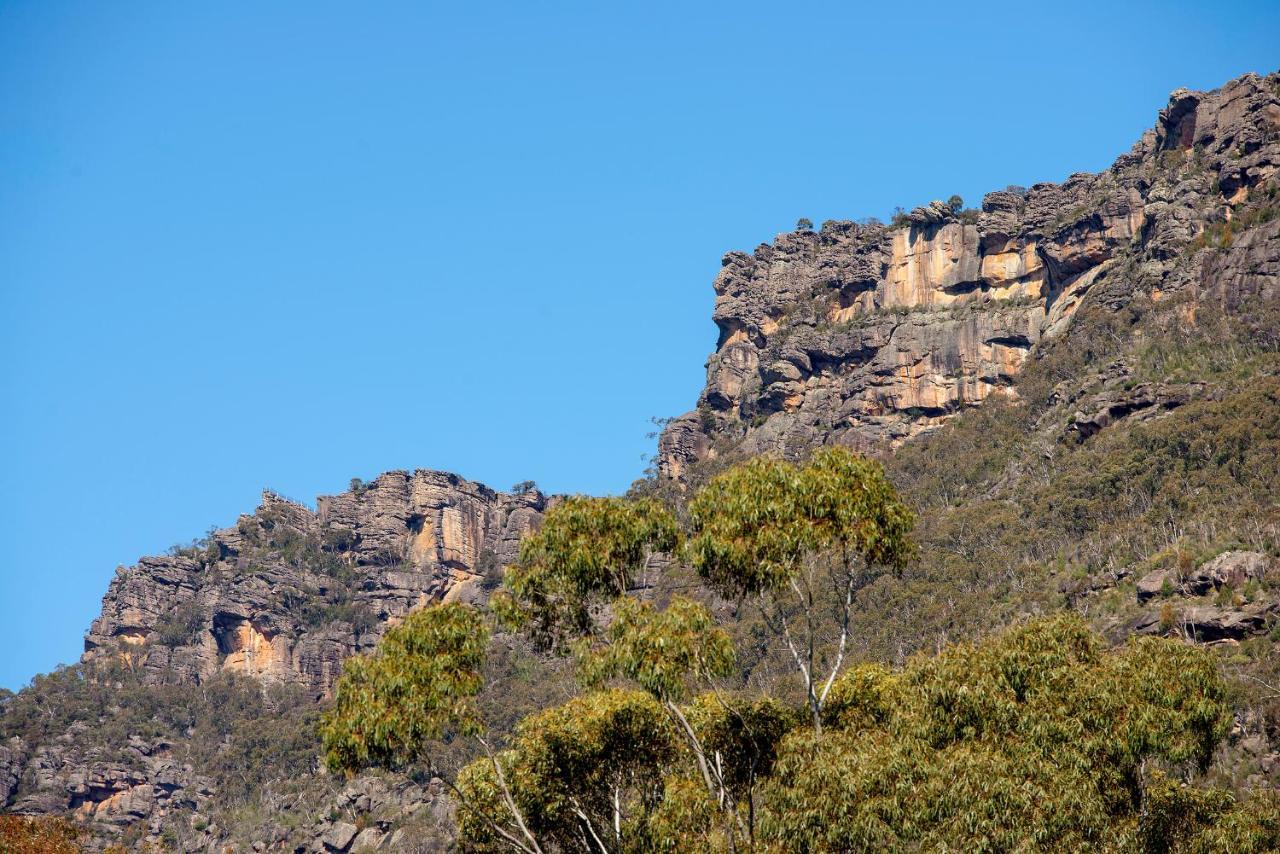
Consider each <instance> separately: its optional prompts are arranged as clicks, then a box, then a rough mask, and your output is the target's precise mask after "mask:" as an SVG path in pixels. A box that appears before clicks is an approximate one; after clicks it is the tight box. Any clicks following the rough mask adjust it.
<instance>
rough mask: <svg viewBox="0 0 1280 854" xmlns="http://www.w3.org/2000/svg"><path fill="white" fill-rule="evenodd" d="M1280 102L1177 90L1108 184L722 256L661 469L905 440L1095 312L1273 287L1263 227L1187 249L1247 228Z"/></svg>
mask: <svg viewBox="0 0 1280 854" xmlns="http://www.w3.org/2000/svg"><path fill="white" fill-rule="evenodd" d="M1278 92H1280V74H1272V75H1270V76H1268V77H1266V78H1260V77H1258V76H1256V75H1246V76H1245V77H1242V78H1240V79H1238V80H1235V81H1232V82H1231V83H1229V84H1228V85H1226V86H1224V87H1223V88H1222V89H1220V90H1217V91H1214V92H1208V93H1203V92H1190V91H1187V90H1179V91H1177V92H1174V93H1173V94H1172V95H1171V96H1170V99H1169V104H1168V106H1167V107H1166V108H1165V109H1164V110H1163V111H1162V112H1161V113H1160V115H1159V117H1158V120H1157V123H1156V125H1155V127H1154V128H1153V129H1152V130H1150V131H1148V132H1147V133H1146V134H1144V135H1143V137H1142V139H1140V140H1139V141H1138V142H1137V144H1135V145H1134V147H1133V149H1132V150H1131V151H1130V152H1129V153H1127V154H1125V155H1124V156H1122V157H1120V158H1119V159H1118V160H1116V162H1115V164H1114V165H1113V166H1112V167H1111V168H1110V169H1108V170H1107V171H1105V172H1102V173H1099V174H1096V175H1094V174H1077V175H1072V176H1071V177H1070V178H1068V179H1067V180H1066V181H1065V182H1063V183H1061V184H1049V183H1043V184H1036V185H1035V186H1033V187H1031V188H1029V189H1026V190H1024V189H1022V188H1010V189H1008V190H1002V191H996V192H992V193H988V194H987V195H986V197H984V198H983V200H982V206H981V210H980V211H978V210H971V211H959V212H958V211H953V210H952V209H951V208H949V207H948V206H947V205H945V204H943V203H941V202H934V203H932V204H930V205H928V206H924V207H920V208H917V209H915V210H914V211H912V212H911V213H910V214H909V215H907V216H906V217H904V218H903V219H904V220H905V221H904V222H902V223H901V224H900V225H897V226H884V225H881V224H879V223H877V222H874V221H871V222H867V221H864V222H862V223H854V222H832V221H828V222H826V223H823V225H822V228H821V230H819V231H816V232H815V231H812V230H801V231H796V232H791V233H787V234H782V235H779V236H778V238H777V239H776V240H775V241H774V242H773V243H772V244H761V245H760V246H759V247H757V248H756V250H755V251H754V252H753V253H751V254H747V253H745V252H730V253H729V254H727V255H725V256H724V259H723V261H722V269H721V271H720V274H719V275H718V276H717V277H716V280H715V283H714V287H715V292H716V306H715V314H714V320H715V322H716V325H717V326H718V327H719V329H720V336H719V340H718V341H717V344H716V350H715V352H714V353H713V354H712V355H711V357H710V359H709V361H708V363H707V382H706V387H705V388H704V390H703V392H702V395H701V397H700V398H699V401H698V408H697V409H696V410H695V411H693V412H690V413H688V414H686V415H684V416H681V417H680V418H678V419H675V420H674V421H673V422H671V423H670V424H669V425H668V426H667V428H666V430H665V431H664V433H663V435H662V437H661V439H660V445H659V456H658V468H659V472H660V473H661V474H662V475H663V476H665V477H668V478H675V479H677V480H678V479H681V478H684V477H686V476H687V473H688V471H689V469H690V467H691V466H695V465H696V464H698V463H700V462H704V461H708V460H712V459H715V458H716V457H718V456H719V457H722V456H724V455H725V454H732V455H734V456H739V455H750V454H755V453H760V452H766V451H768V452H775V453H783V454H790V453H796V452H799V451H802V450H803V449H804V448H807V447H812V446H813V445H815V444H821V443H824V442H844V443H848V444H852V445H855V446H867V445H872V444H880V443H888V444H891V445H896V444H898V443H901V442H902V441H904V440H906V439H908V438H910V437H911V436H914V435H916V434H918V433H921V432H923V431H927V430H931V429H934V428H936V427H937V426H938V425H939V424H941V423H942V422H943V421H944V420H946V419H947V418H949V417H951V416H953V415H954V414H956V413H957V412H959V411H961V410H963V409H964V408H966V407H969V406H972V405H975V404H978V403H981V402H982V401H983V400H985V399H986V398H988V397H990V396H992V395H1005V396H1016V395H1017V394H1018V384H1017V381H1018V376H1019V373H1020V371H1021V369H1022V366H1023V364H1024V363H1025V362H1026V360H1027V357H1028V354H1029V353H1030V352H1031V350H1032V348H1034V347H1036V346H1037V344H1039V343H1040V342H1042V341H1044V340H1046V339H1052V338H1054V337H1055V336H1060V335H1061V334H1062V332H1063V331H1064V329H1065V328H1066V327H1067V325H1068V324H1069V323H1070V322H1071V319H1072V316H1073V314H1074V313H1075V312H1076V310H1077V309H1078V308H1079V306H1080V305H1081V303H1082V302H1083V301H1085V300H1088V299H1112V300H1119V301H1125V300H1130V299H1133V298H1136V297H1139V296H1140V297H1143V298H1146V299H1150V300H1161V299H1169V298H1171V297H1175V296H1177V295H1179V294H1182V293H1184V292H1187V291H1188V290H1193V291H1194V290H1195V289H1197V288H1198V287H1200V286H1201V284H1202V283H1204V282H1214V283H1222V282H1223V281H1224V280H1227V279H1236V280H1240V281H1241V282H1243V281H1244V280H1246V279H1247V280H1249V287H1248V289H1249V290H1251V291H1255V292H1256V291H1257V290H1258V289H1259V288H1273V287H1275V270H1274V268H1273V267H1266V266H1263V264H1264V262H1265V259H1266V258H1267V257H1269V256H1268V255H1267V253H1266V251H1262V252H1261V253H1259V252H1258V246H1257V244H1258V243H1265V242H1266V241H1268V240H1273V239H1274V237H1273V236H1268V235H1269V232H1268V233H1260V234H1259V235H1258V236H1257V237H1256V238H1254V239H1253V242H1252V243H1250V244H1248V245H1246V244H1245V243H1244V242H1243V241H1241V243H1240V245H1239V248H1238V249H1237V250H1236V251H1237V252H1243V253H1249V252H1253V253H1254V254H1253V255H1252V256H1248V257H1245V256H1237V257H1228V258H1226V259H1220V258H1216V257H1208V256H1206V257H1196V258H1194V259H1191V260H1192V263H1187V260H1188V259H1187V255H1188V250H1189V249H1190V248H1191V247H1192V246H1193V243H1194V241H1195V240H1196V239H1197V237H1198V236H1202V235H1206V234H1208V235H1211V236H1216V237H1217V238H1218V239H1219V240H1221V236H1222V235H1223V233H1224V231H1223V230H1224V229H1226V230H1227V231H1226V232H1225V233H1227V234H1228V235H1229V234H1231V232H1230V228H1231V225H1232V223H1233V221H1234V222H1235V223H1236V228H1237V229H1241V228H1243V227H1247V226H1248V225H1249V223H1241V222H1240V221H1239V218H1240V216H1241V214H1242V212H1244V211H1247V210H1248V209H1249V207H1250V205H1251V204H1252V203H1257V202H1259V201H1261V202H1264V203H1265V202H1266V201H1267V199H1268V198H1269V197H1268V196H1267V195H1266V194H1267V193H1270V192H1273V191H1274V187H1275V182H1274V178H1275V175H1276V173H1277V170H1280V94H1278ZM1259 193H1261V194H1262V196H1261V198H1260V197H1259ZM1272 263H1274V262H1272ZM1211 267H1212V269H1211ZM1189 310H1194V309H1189Z"/></svg>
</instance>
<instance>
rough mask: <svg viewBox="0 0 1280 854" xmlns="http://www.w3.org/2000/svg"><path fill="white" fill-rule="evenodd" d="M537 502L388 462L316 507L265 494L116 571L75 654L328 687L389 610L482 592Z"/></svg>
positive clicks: (202, 675)
mask: <svg viewBox="0 0 1280 854" xmlns="http://www.w3.org/2000/svg"><path fill="white" fill-rule="evenodd" d="M544 506H545V499H544V497H543V496H542V494H541V493H539V492H538V491H537V490H536V489H531V490H530V491H528V492H526V493H524V494H521V495H509V494H505V493H499V492H495V491H493V490H492V489H489V488H488V487H486V486H484V485H482V484H478V483H473V482H471V481H467V480H464V479H462V478H460V477H458V476H456V475H452V474H446V473H443V472H434V471H416V472H413V473H412V474H409V473H407V472H388V473H386V474H384V475H382V476H381V477H379V478H378V479H377V480H374V481H373V482H372V483H370V484H368V485H367V486H361V487H359V488H358V489H356V490H353V491H350V492H345V493H342V494H341V495H334V496H324V497H321V498H320V499H318V501H317V507H316V510H315V511H312V510H309V509H308V508H306V507H304V506H302V505H300V504H297V503H294V502H292V501H288V500H286V499H284V498H281V497H279V496H277V495H274V494H272V493H265V494H264V495H263V500H262V505H261V506H260V507H259V508H258V510H257V511H256V512H255V513H254V514H253V515H249V516H243V517H241V519H240V521H239V523H238V524H237V525H236V526H235V527H233V528H228V529H225V530H221V531H215V532H213V533H212V534H211V535H210V536H209V538H208V540H207V541H206V542H204V543H202V544H199V545H198V546H194V547H192V548H189V549H183V550H176V552H175V553H173V554H170V555H165V556H160V557H148V558H143V559H142V560H141V561H139V562H138V564H137V565H135V566H131V567H127V568H126V567H121V568H120V569H118V570H117V571H116V576H115V578H114V579H113V580H112V582H111V585H110V587H109V588H108V590H107V594H106V596H105V597H104V598H103V602H102V615H101V616H100V617H98V619H97V620H95V621H94V623H93V626H92V628H90V630H89V632H88V634H87V635H86V637H85V654H84V660H85V661H87V662H88V661H94V660H97V659H101V658H102V657H104V656H114V657H118V658H120V659H123V660H126V661H127V662H128V663H129V664H130V666H132V667H135V668H138V669H141V670H142V671H143V673H144V676H145V678H146V679H148V680H150V681H153V682H174V681H178V682H183V681H186V682H196V683H198V682H200V681H202V680H207V679H209V678H210V677H211V676H213V675H215V674H217V673H218V672H220V671H233V672H239V673H243V674H245V675H248V676H253V677H256V678H260V679H262V680H265V681H268V682H282V683H295V684H299V685H302V686H304V687H305V688H306V689H307V690H309V691H310V692H312V693H314V694H315V695H317V696H321V695H327V694H328V693H330V692H331V691H332V689H333V685H334V682H335V681H336V680H337V677H338V675H339V672H340V671H341V666H342V661H343V659H345V658H346V657H347V656H349V655H352V654H353V653H355V652H357V651H360V650H362V649H366V648H369V647H371V646H372V645H373V644H375V643H376V642H377V639H378V638H379V637H381V635H382V632H383V630H384V629H385V627H386V625H387V624H388V621H393V620H395V619H397V618H399V617H401V616H403V615H404V614H405V613H407V612H408V611H409V610H410V609H411V608H413V607H415V606H417V605H420V604H423V603H425V602H428V601H436V600H442V599H457V598H464V599H465V598H469V597H475V596H478V595H480V587H481V584H482V582H483V579H482V577H481V576H482V574H483V572H484V571H485V570H486V569H488V570H490V571H492V572H497V571H498V570H499V569H500V568H501V567H502V566H505V565H506V564H508V563H510V562H512V561H513V560H514V559H515V557H516V553H517V549H518V547H519V542H520V538H521V537H522V536H523V535H524V533H525V532H526V531H528V530H529V529H530V528H531V527H534V526H536V525H537V524H538V523H539V521H540V520H541V516H542V510H543V508H544Z"/></svg>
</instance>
